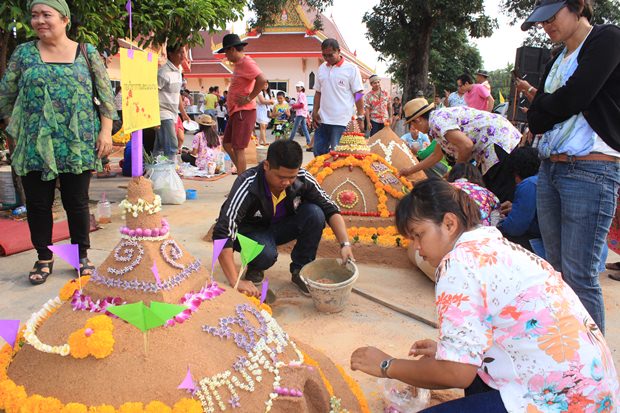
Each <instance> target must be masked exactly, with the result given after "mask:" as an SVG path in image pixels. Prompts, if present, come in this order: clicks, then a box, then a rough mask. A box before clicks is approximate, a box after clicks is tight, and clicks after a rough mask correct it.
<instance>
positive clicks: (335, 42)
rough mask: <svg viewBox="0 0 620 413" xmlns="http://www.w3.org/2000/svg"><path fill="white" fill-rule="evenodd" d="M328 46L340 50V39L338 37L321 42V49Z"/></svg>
mask: <svg viewBox="0 0 620 413" xmlns="http://www.w3.org/2000/svg"><path fill="white" fill-rule="evenodd" d="M327 48H332V49H334V50H340V45H339V44H338V40H336V39H325V40H323V43H321V50H325V49H327Z"/></svg>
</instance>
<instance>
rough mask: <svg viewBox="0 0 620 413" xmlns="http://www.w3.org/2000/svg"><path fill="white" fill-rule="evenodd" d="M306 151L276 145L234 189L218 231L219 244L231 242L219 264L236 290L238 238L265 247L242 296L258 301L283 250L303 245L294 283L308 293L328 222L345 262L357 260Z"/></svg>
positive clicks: (296, 254)
mask: <svg viewBox="0 0 620 413" xmlns="http://www.w3.org/2000/svg"><path fill="white" fill-rule="evenodd" d="M302 160H303V151H302V149H301V146H300V145H299V144H298V143H297V142H295V141H291V140H288V139H282V140H279V141H276V142H274V143H272V144H271V145H270V146H269V149H268V150H267V159H266V160H265V161H263V162H261V163H260V164H258V165H257V166H255V167H254V168H250V169H248V170H247V171H246V172H244V173H242V174H240V175H239V177H238V178H237V180H236V181H235V183H234V184H233V187H232V189H231V190H230V193H229V194H228V198H227V199H226V202H224V204H223V205H222V208H221V210H220V215H219V218H218V220H217V222H216V224H215V227H214V229H213V239H214V240H215V239H224V238H228V242H227V243H226V245H225V246H224V249H223V251H222V253H221V254H220V257H219V261H220V265H221V266H222V270H223V271H224V275H225V276H226V278H227V279H228V282H229V283H230V284H231V285H235V283H236V281H237V275H238V271H237V268H236V265H235V263H234V261H233V249H234V250H235V251H239V250H240V246H239V242H238V241H237V239H236V238H237V233H240V234H243V235H245V236H247V237H249V238H251V239H253V240H254V241H256V242H258V243H259V244H262V245H264V246H265V248H264V249H263V251H262V252H261V253H260V255H258V256H257V257H256V258H254V260H252V261H251V262H250V263H249V265H248V268H247V271H246V273H245V276H244V278H243V280H242V281H241V282H240V283H239V287H238V288H239V291H241V292H243V293H246V294H248V295H251V296H255V297H257V296H258V295H259V290H258V289H257V287H256V284H260V283H261V282H262V281H263V277H264V275H265V270H267V269H269V268H271V266H273V265H274V264H275V263H276V260H277V259H278V250H277V246H278V245H282V244H286V243H288V242H290V241H292V240H297V242H296V243H295V247H294V248H293V251H292V252H291V261H292V262H291V264H290V271H291V278H292V281H293V283H294V284H295V285H297V287H298V288H299V289H300V290H301V292H302V293H303V294H304V295H309V292H308V288H307V287H306V285H305V284H304V282H303V281H302V280H301V277H300V276H299V272H300V270H301V268H302V267H303V266H304V265H306V264H308V263H309V262H311V261H314V259H315V258H316V251H317V249H318V247H319V241H320V240H321V235H322V234H323V228H324V227H325V222H327V223H328V224H329V226H330V227H331V228H332V230H333V231H334V234H335V235H336V238H337V239H338V242H339V243H340V246H341V251H340V252H341V256H342V259H343V261H345V262H346V261H347V260H349V259H351V260H353V259H354V257H353V251H352V250H351V244H350V243H349V239H348V236H347V229H346V226H345V223H344V219H343V218H342V215H340V211H339V210H338V207H337V206H336V204H335V203H334V201H332V200H331V199H330V198H329V196H328V195H327V194H326V193H325V191H323V189H322V188H321V187H320V186H319V184H318V183H317V181H316V179H315V178H314V177H313V176H312V175H311V174H310V173H309V172H308V171H306V170H304V169H302V168H301V163H302Z"/></svg>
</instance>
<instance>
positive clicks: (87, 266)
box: [79, 258, 97, 276]
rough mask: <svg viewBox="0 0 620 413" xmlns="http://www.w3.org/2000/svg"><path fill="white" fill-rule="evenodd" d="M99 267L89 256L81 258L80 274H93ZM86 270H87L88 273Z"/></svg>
mask: <svg viewBox="0 0 620 413" xmlns="http://www.w3.org/2000/svg"><path fill="white" fill-rule="evenodd" d="M96 268H97V267H95V266H94V265H93V264H92V263H91V262H90V261H89V260H88V258H80V272H79V275H80V276H84V275H93V272H95V269H96ZM84 272H87V273H86V274H85V273H84Z"/></svg>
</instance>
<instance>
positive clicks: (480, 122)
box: [400, 98, 521, 202]
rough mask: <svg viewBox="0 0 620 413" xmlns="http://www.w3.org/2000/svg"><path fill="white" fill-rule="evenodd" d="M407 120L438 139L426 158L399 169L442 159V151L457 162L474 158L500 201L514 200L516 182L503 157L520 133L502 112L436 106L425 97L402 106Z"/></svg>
mask: <svg viewBox="0 0 620 413" xmlns="http://www.w3.org/2000/svg"><path fill="white" fill-rule="evenodd" d="M403 111H404V116H405V122H406V123H409V122H411V123H413V124H414V125H415V128H416V129H417V130H419V131H420V132H422V133H426V134H428V136H429V138H431V140H436V141H437V144H438V145H437V147H436V148H435V151H434V152H433V153H432V154H431V155H430V156H428V157H427V158H426V159H424V161H422V162H420V163H418V164H416V165H414V166H412V167H411V168H408V169H404V170H402V171H400V173H401V175H405V176H406V175H411V174H413V173H415V172H417V171H421V170H424V169H427V168H430V167H431V166H433V165H435V164H436V163H437V162H439V161H440V160H441V159H442V157H443V153H442V152H445V153H446V154H447V155H450V156H452V157H454V158H455V159H456V162H457V163H463V162H471V161H475V162H476V166H478V168H480V172H482V176H483V177H484V182H485V184H486V187H487V188H488V189H489V190H490V191H491V192H493V193H494V194H495V195H497V197H498V198H499V200H500V201H501V202H504V201H511V200H512V197H513V195H514V190H515V182H514V177H513V176H512V173H511V172H510V171H508V169H507V168H506V165H505V163H504V161H505V160H506V159H507V158H508V154H510V152H512V150H513V149H514V148H516V147H517V146H518V145H519V142H520V140H521V133H520V132H519V131H518V130H517V129H516V128H515V127H514V126H512V124H511V123H510V122H509V121H508V119H506V118H504V117H503V116H501V115H497V114H494V113H489V112H485V111H480V110H477V109H473V108H470V107H466V106H456V107H449V108H440V109H436V108H435V105H434V104H433V103H430V104H429V103H428V102H427V101H426V99H424V98H417V99H413V100H410V101H409V102H407V104H406V105H405V108H404V109H403Z"/></svg>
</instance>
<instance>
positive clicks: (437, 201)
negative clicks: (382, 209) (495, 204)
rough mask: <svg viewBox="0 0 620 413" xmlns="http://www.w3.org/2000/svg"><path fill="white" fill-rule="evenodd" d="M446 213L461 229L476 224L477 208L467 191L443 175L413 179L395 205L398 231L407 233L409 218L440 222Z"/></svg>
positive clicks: (475, 225)
mask: <svg viewBox="0 0 620 413" xmlns="http://www.w3.org/2000/svg"><path fill="white" fill-rule="evenodd" d="M447 213H452V214H454V215H456V218H457V219H458V221H459V225H460V226H461V229H462V230H463V231H469V230H471V229H473V228H475V227H477V226H478V225H480V208H478V205H476V203H475V202H474V201H473V200H472V199H471V198H470V197H469V195H467V194H466V193H465V192H463V191H461V190H460V189H457V188H455V187H453V186H452V185H450V184H449V183H448V182H446V181H444V180H443V179H440V178H431V179H426V180H424V181H420V182H417V183H416V184H415V186H414V187H413V190H412V191H411V192H410V193H409V194H407V195H405V197H403V199H401V200H400V202H399V203H398V205H397V206H396V216H395V218H396V219H395V220H396V228H398V232H400V233H401V235H403V236H406V237H410V236H411V234H409V231H408V228H407V227H408V224H409V223H410V222H411V221H424V220H428V221H431V222H434V223H435V224H441V223H442V222H443V218H444V216H445V215H446V214H447Z"/></svg>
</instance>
